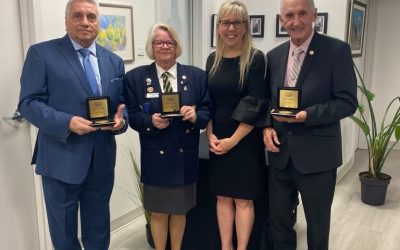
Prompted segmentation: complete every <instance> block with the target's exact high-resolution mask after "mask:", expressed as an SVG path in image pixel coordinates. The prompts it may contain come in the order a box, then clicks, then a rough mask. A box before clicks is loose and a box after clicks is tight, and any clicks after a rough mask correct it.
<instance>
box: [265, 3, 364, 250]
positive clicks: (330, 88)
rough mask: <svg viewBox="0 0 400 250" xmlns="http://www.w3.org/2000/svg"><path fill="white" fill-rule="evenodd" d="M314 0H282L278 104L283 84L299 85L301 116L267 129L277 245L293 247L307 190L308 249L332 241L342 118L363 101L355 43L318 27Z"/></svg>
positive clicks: (274, 54)
mask: <svg viewBox="0 0 400 250" xmlns="http://www.w3.org/2000/svg"><path fill="white" fill-rule="evenodd" d="M316 17H317V9H316V8H315V6H314V2H313V0H282V2H281V23H282V25H283V26H284V27H285V29H286V31H287V32H288V34H289V35H290V41H288V42H285V43H283V44H282V45H280V46H278V47H276V48H275V49H273V50H271V51H270V52H268V54H267V64H268V65H267V84H269V87H270V95H271V105H272V108H274V109H276V108H278V96H279V92H278V89H279V88H281V87H287V88H288V89H289V90H291V91H293V90H296V89H297V90H298V91H299V93H300V105H299V112H298V113H297V114H296V116H295V117H280V116H274V117H273V118H274V119H271V124H270V126H269V127H267V128H265V129H264V142H265V145H266V147H267V149H268V150H269V151H270V153H269V155H268V156H269V163H270V166H271V168H270V218H271V232H272V238H273V244H274V249H279V250H283V249H285V250H295V249H296V232H295V231H294V229H293V226H294V222H295V218H294V214H293V207H295V204H296V201H297V193H298V192H299V193H300V194H301V200H302V202H303V207H304V213H305V217H306V221H307V240H308V249H312V250H324V249H328V246H329V227H330V213H331V205H332V201H333V196H334V191H335V184H336V169H337V168H338V167H339V166H340V165H341V164H342V147H341V133H340V119H343V118H345V117H347V116H350V115H352V114H353V113H354V112H355V110H356V108H357V96H356V82H357V80H356V76H355V73H354V68H353V60H352V57H351V52H350V47H349V45H348V44H346V43H344V42H343V41H339V40H337V39H334V38H331V37H328V36H323V35H320V34H318V33H317V32H315V31H314V30H313V26H312V23H313V22H314V21H315V19H316Z"/></svg>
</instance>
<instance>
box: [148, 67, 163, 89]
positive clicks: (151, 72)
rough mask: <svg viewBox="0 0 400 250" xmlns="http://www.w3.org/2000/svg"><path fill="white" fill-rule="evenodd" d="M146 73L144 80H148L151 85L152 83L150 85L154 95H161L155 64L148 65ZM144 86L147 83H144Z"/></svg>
mask: <svg viewBox="0 0 400 250" xmlns="http://www.w3.org/2000/svg"><path fill="white" fill-rule="evenodd" d="M146 71H147V73H146V79H145V80H147V78H150V80H151V83H152V85H153V88H154V92H155V93H157V92H158V93H162V91H161V83H160V81H159V79H158V75H157V68H156V63H154V62H153V63H152V64H150V65H149V66H147V70H146ZM145 84H147V83H145Z"/></svg>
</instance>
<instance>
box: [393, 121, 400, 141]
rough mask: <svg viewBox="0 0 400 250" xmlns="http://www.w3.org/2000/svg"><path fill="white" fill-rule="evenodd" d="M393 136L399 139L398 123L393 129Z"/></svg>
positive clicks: (399, 128) (399, 126) (399, 129)
mask: <svg viewBox="0 0 400 250" xmlns="http://www.w3.org/2000/svg"><path fill="white" fill-rule="evenodd" d="M394 136H395V137H396V140H400V125H397V127H396V129H395V130H394Z"/></svg>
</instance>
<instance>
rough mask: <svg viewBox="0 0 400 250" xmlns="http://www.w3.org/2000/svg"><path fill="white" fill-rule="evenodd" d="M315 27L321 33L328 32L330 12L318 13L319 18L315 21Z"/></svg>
mask: <svg viewBox="0 0 400 250" xmlns="http://www.w3.org/2000/svg"><path fill="white" fill-rule="evenodd" d="M314 29H315V31H317V32H319V33H321V34H327V33H328V13H326V12H322V13H318V14H317V19H316V20H315V23H314Z"/></svg>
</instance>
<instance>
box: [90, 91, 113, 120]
mask: <svg viewBox="0 0 400 250" xmlns="http://www.w3.org/2000/svg"><path fill="white" fill-rule="evenodd" d="M86 103H87V110H88V119H89V120H90V121H92V124H91V125H90V126H92V127H104V126H112V125H114V124H115V121H114V120H113V119H112V117H111V116H110V113H109V112H110V111H109V110H110V97H108V96H99V97H90V98H87V99H86Z"/></svg>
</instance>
